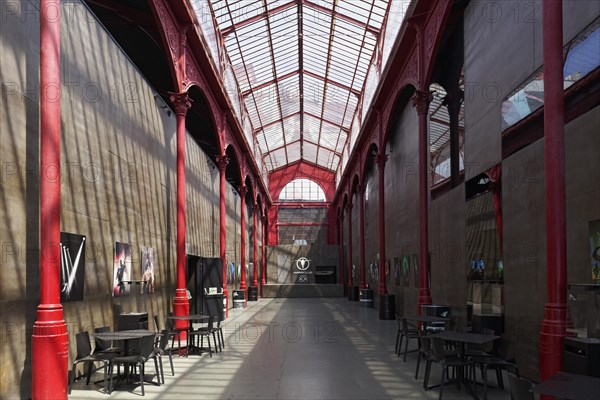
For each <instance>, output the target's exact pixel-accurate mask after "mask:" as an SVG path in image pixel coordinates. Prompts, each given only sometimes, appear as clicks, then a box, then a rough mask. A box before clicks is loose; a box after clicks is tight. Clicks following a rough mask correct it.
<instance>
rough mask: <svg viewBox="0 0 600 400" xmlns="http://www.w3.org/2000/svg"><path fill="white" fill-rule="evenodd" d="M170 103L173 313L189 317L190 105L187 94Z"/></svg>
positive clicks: (183, 324) (180, 324) (174, 97)
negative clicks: (173, 129) (173, 122)
mask: <svg viewBox="0 0 600 400" xmlns="http://www.w3.org/2000/svg"><path fill="white" fill-rule="evenodd" d="M170 100H171V103H172V104H173V107H174V108H175V115H176V116H177V287H176V288H175V297H174V298H173V313H174V314H175V315H189V313H190V303H189V301H188V298H187V291H186V276H185V275H186V252H185V235H186V226H185V218H186V204H185V199H186V195H185V185H186V182H185V138H186V133H185V115H186V114H187V110H188V109H189V108H190V106H191V103H190V100H189V98H188V95H187V93H177V94H172V95H171V96H170ZM188 325H189V322H188V321H180V320H176V321H175V327H177V328H179V329H183V330H185V329H187V327H188Z"/></svg>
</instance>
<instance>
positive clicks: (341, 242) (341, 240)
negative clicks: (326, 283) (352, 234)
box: [338, 215, 345, 292]
mask: <svg viewBox="0 0 600 400" xmlns="http://www.w3.org/2000/svg"><path fill="white" fill-rule="evenodd" d="M343 225H344V219H343V218H342V216H341V215H338V226H339V230H338V241H339V245H340V255H339V257H340V262H339V264H340V283H341V284H342V287H345V285H344V282H345V281H344V279H345V274H344V270H345V268H344V231H343V229H342V227H343ZM344 292H345V290H344Z"/></svg>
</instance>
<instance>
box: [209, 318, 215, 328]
mask: <svg viewBox="0 0 600 400" xmlns="http://www.w3.org/2000/svg"><path fill="white" fill-rule="evenodd" d="M214 323H215V316H214V315H211V316H209V317H208V330H209V331H212V330H213V325H214Z"/></svg>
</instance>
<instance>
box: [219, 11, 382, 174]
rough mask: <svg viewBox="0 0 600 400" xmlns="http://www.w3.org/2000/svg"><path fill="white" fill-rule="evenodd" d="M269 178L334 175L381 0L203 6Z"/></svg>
mask: <svg viewBox="0 0 600 400" xmlns="http://www.w3.org/2000/svg"><path fill="white" fill-rule="evenodd" d="M209 7H210V11H211V13H212V17H214V21H215V22H216V25H217V27H218V30H219V31H220V34H221V37H222V43H223V47H224V49H225V50H226V52H227V56H226V57H224V58H226V59H227V62H229V63H230V64H231V66H232V68H231V70H233V71H234V72H235V77H236V80H237V84H238V86H239V92H240V97H241V102H242V103H243V105H244V108H245V110H246V111H247V114H248V117H249V119H250V123H251V125H252V132H253V134H254V135H255V137H256V140H257V143H258V147H259V148H260V151H261V153H262V158H263V162H264V164H265V165H266V167H267V169H268V170H269V171H271V170H273V169H276V168H280V167H283V166H285V165H287V164H289V163H292V162H295V161H298V160H305V161H308V162H311V163H314V164H317V165H319V166H322V167H324V168H327V169H330V170H333V171H336V170H337V169H338V165H339V164H340V158H341V155H342V153H343V151H344V147H345V146H346V145H347V142H348V140H349V137H350V132H351V131H353V129H352V124H353V121H356V118H355V115H356V113H357V111H358V109H359V104H360V102H361V101H362V97H363V92H364V88H365V81H366V79H367V74H368V73H369V70H370V67H371V65H372V64H374V63H375V62H376V60H377V54H376V53H377V51H376V49H379V51H381V48H380V44H381V43H382V40H380V35H381V34H382V32H383V29H382V27H383V25H384V23H385V21H386V15H387V12H388V11H389V0H292V1H289V0H282V1H267V0H258V1H254V0H209Z"/></svg>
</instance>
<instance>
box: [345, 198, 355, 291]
mask: <svg viewBox="0 0 600 400" xmlns="http://www.w3.org/2000/svg"><path fill="white" fill-rule="evenodd" d="M346 209H347V211H348V212H347V218H348V293H350V291H351V290H352V285H353V284H354V283H353V282H352V196H350V199H349V200H348V205H347V208H346Z"/></svg>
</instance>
